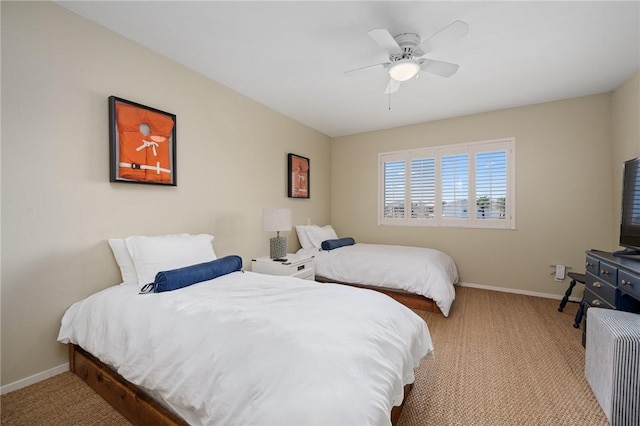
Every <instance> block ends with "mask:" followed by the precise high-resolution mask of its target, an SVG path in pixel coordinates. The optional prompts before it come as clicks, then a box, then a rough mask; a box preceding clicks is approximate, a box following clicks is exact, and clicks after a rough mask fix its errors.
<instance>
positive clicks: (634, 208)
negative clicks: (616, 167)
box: [614, 158, 640, 256]
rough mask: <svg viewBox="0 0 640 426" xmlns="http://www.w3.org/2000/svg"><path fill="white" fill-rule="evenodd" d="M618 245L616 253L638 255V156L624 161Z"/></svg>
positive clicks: (639, 166)
mask: <svg viewBox="0 0 640 426" xmlns="http://www.w3.org/2000/svg"><path fill="white" fill-rule="evenodd" d="M620 213H621V215H620V245H621V246H622V247H626V249H625V250H621V251H618V252H615V253H614V254H616V255H630V256H640V158H635V159H633V160H628V161H625V162H624V172H623V179H622V210H621V212H620Z"/></svg>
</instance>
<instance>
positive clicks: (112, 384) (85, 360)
mask: <svg viewBox="0 0 640 426" xmlns="http://www.w3.org/2000/svg"><path fill="white" fill-rule="evenodd" d="M69 370H71V372H72V373H74V374H76V375H77V376H78V377H80V378H81V379H82V380H83V381H84V382H85V383H87V384H88V385H89V387H90V388H91V389H93V390H94V391H96V393H97V394H98V395H100V396H101V397H102V398H103V399H104V400H105V401H107V402H108V403H109V405H111V406H112V407H113V408H115V409H116V410H117V411H119V412H120V414H122V415H123V416H124V417H125V418H126V419H127V420H129V421H130V422H131V423H133V424H134V425H145V426H146V425H148V426H176V425H180V426H187V425H188V424H187V423H186V422H185V421H184V420H182V419H181V418H180V417H179V416H177V415H176V414H174V413H173V412H171V411H169V410H168V409H166V408H164V407H163V406H162V405H160V404H159V403H158V402H156V401H155V400H154V399H153V398H151V397H150V396H149V395H147V394H146V393H145V392H144V391H143V390H141V389H140V388H138V387H137V386H135V385H134V384H132V383H130V382H128V381H127V380H126V379H125V378H124V377H122V376H120V375H119V374H118V373H116V372H115V371H113V370H112V369H111V368H109V367H108V366H106V365H105V364H103V363H102V362H101V361H100V360H98V359H97V358H96V357H94V356H93V355H91V354H90V353H89V352H87V351H85V350H84V349H82V348H81V347H80V346H77V345H74V344H69ZM412 386H413V384H408V385H406V386H405V387H404V399H403V400H402V404H401V405H399V406H396V407H393V409H392V410H391V414H390V416H391V424H392V425H394V426H395V425H396V423H397V422H398V419H399V418H400V414H401V413H402V408H403V407H404V402H405V401H406V400H407V396H408V395H409V392H411V388H412Z"/></svg>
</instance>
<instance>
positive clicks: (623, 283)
mask: <svg viewBox="0 0 640 426" xmlns="http://www.w3.org/2000/svg"><path fill="white" fill-rule="evenodd" d="M620 284H622V285H629V286H633V283H632V282H631V281H627V280H622V281H620Z"/></svg>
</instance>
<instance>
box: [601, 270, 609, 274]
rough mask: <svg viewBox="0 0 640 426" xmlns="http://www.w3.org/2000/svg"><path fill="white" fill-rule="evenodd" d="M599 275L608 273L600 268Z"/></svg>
mask: <svg viewBox="0 0 640 426" xmlns="http://www.w3.org/2000/svg"><path fill="white" fill-rule="evenodd" d="M600 275H609V271H605V270H604V269H601V270H600Z"/></svg>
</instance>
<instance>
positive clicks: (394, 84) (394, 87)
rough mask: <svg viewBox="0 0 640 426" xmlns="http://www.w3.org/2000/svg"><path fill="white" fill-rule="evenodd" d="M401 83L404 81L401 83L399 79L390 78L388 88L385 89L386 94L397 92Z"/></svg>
mask: <svg viewBox="0 0 640 426" xmlns="http://www.w3.org/2000/svg"><path fill="white" fill-rule="evenodd" d="M401 84H402V83H400V82H399V81H398V80H394V79H392V78H390V79H389V84H387V88H386V89H385V90H384V94H385V95H388V94H391V93H395V92H397V91H398V89H399V88H400V85H401Z"/></svg>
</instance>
